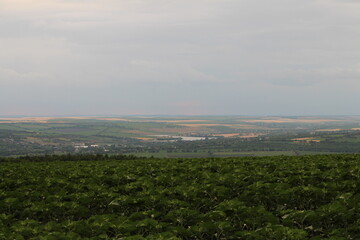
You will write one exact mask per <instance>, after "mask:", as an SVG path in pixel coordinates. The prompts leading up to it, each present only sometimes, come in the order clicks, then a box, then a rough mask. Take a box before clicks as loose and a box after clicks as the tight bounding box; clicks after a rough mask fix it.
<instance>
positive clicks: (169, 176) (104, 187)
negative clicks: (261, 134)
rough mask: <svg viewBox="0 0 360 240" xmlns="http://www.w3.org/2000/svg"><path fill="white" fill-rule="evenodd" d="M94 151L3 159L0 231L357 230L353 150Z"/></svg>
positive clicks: (4, 234)
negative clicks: (169, 154)
mask: <svg viewBox="0 0 360 240" xmlns="http://www.w3.org/2000/svg"><path fill="white" fill-rule="evenodd" d="M93 158H95V156H94V157H91V156H87V158H85V159H84V157H83V158H80V157H76V156H67V157H66V156H62V157H57V156H49V157H47V158H44V157H42V158H39V157H26V158H23V159H22V160H21V161H20V162H18V161H16V159H2V162H0V176H1V182H0V239H1V240H2V239H4V240H7V239H173V240H175V239H209V240H212V239H214V240H215V239H244V240H263V239H267V240H279V239H284V240H285V239H286V240H302V239H311V240H320V239H331V240H352V239H354V240H356V239H360V228H359V225H360V194H359V193H360V155H350V154H349V155H316V156H298V157H290V156H288V157H286V156H278V157H244V158H223V159H217V158H207V159H141V158H140V159H137V158H134V159H130V158H129V157H127V160H111V157H106V158H104V160H101V161H99V160H96V161H95V160H93ZM113 158H114V159H115V157H113ZM78 159H81V160H82V161H79V160H78ZM44 160H47V161H44ZM59 160H62V161H59ZM64 160H65V161H64ZM84 160H86V161H84ZM36 161H40V162H36Z"/></svg>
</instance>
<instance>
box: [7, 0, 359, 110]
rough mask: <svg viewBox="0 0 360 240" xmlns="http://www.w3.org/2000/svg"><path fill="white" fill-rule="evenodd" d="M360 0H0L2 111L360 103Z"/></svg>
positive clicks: (340, 107) (255, 107)
mask: <svg viewBox="0 0 360 240" xmlns="http://www.w3.org/2000/svg"><path fill="white" fill-rule="evenodd" d="M359 12H360V1H355V0H302V1H300V0H293V1H285V0H274V1H265V0H198V1H187V0H185V1H179V0H170V1H169V0H166V1H165V0H153V1H145V0H122V1H116V0H103V1H100V0H91V1H84V0H52V1H50V0H11V1H10V0H0V20H1V21H0V30H1V31H0V115H1V116H6V115H134V114H137V115H293V116H300V115H360V108H359V107H358V106H357V105H358V103H360V94H359V91H360V81H359V80H360V45H359V42H360V14H359Z"/></svg>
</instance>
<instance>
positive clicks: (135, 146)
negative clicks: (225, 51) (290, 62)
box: [0, 116, 360, 157]
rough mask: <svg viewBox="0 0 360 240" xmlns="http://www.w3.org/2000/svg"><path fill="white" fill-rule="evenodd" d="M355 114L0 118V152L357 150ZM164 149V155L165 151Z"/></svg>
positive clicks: (284, 152)
mask: <svg viewBox="0 0 360 240" xmlns="http://www.w3.org/2000/svg"><path fill="white" fill-rule="evenodd" d="M359 126H360V117H356V116H354V117H351V116H348V117H245V116H196V117H189V116H177V117H175V116H168V117H165V116H152V117H149V116H145V117H144V116H126V117H25V118H0V156H16V155H26V154H30V155H37V154H40V155H41V154H66V153H99V154H125V153H130V154H140V155H145V156H148V155H149V154H150V155H151V154H152V156H154V157H182V156H184V157H186V156H187V157H197V156H198V157H212V156H244V155H253V156H262V155H264V154H266V155H269V156H272V155H277V154H278V155H301V154H302V153H306V152H315V153H339V152H340V153H341V152H343V153H350V152H352V153H355V152H359V151H360V147H359V146H360V145H359V144H360V130H359V129H360V128H359ZM164 153H165V154H164Z"/></svg>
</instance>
